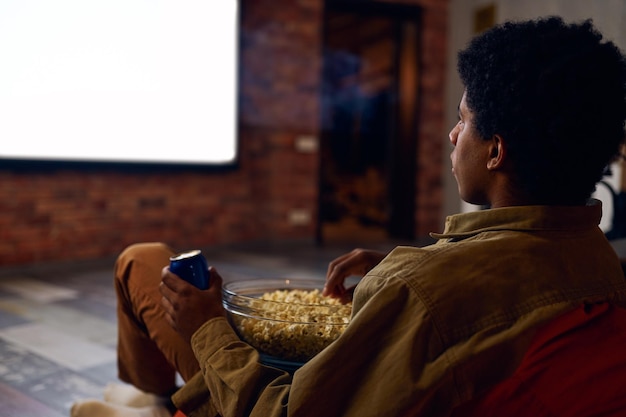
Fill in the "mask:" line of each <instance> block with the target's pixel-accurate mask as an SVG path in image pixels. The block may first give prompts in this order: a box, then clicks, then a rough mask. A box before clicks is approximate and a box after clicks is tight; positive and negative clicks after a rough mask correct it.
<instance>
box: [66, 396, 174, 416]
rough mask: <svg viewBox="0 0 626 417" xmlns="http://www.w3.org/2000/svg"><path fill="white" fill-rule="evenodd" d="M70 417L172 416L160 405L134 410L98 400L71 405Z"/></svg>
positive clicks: (82, 401)
mask: <svg viewBox="0 0 626 417" xmlns="http://www.w3.org/2000/svg"><path fill="white" fill-rule="evenodd" d="M70 417H172V414H171V413H170V412H169V411H168V410H167V408H165V407H164V406H162V405H149V406H146V407H139V408H134V407H127V406H125V405H117V404H111V403H106V402H104V401H100V400H81V401H76V402H75V403H74V404H73V405H72V409H71V410H70Z"/></svg>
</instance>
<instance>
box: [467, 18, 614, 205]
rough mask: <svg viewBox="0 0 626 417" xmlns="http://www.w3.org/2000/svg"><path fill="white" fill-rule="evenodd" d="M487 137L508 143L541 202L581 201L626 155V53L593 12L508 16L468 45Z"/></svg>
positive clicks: (471, 99) (475, 99)
mask: <svg viewBox="0 0 626 417" xmlns="http://www.w3.org/2000/svg"><path fill="white" fill-rule="evenodd" d="M458 58H459V59H458V71H459V75H460V77H461V80H462V82H463V84H464V85H465V91H466V102H467V105H468V107H469V108H470V109H471V110H472V111H473V112H474V123H475V125H476V126H477V130H478V133H479V135H480V136H481V137H483V138H485V139H487V138H491V137H492V136H493V135H495V134H499V135H501V136H502V137H503V138H504V139H505V141H506V143H507V144H508V155H509V157H510V158H511V161H512V163H513V170H514V172H515V176H516V178H515V181H516V186H518V187H521V189H522V190H524V191H525V192H526V194H527V195H528V196H529V197H530V198H531V200H532V201H533V202H536V203H537V204H562V205H569V204H581V203H584V201H585V200H586V199H587V198H589V196H590V195H591V194H592V193H593V191H594V190H595V186H596V183H597V182H598V181H599V180H600V179H601V178H602V175H603V172H604V171H605V168H606V167H607V165H608V164H609V163H610V162H612V161H614V160H615V158H616V157H617V156H618V155H619V152H620V145H621V144H622V142H623V141H624V137H625V133H624V125H625V120H626V60H625V57H624V55H623V54H622V52H621V51H620V50H619V49H618V48H617V47H616V46H615V45H614V44H613V43H611V42H607V41H604V40H603V39H602V35H601V34H600V33H599V32H598V31H597V30H596V29H595V28H594V26H593V24H592V22H591V20H587V21H584V22H582V23H577V24H566V23H565V22H564V21H563V20H562V19H561V18H558V17H548V18H543V19H537V20H533V21H525V22H507V23H504V24H502V25H499V26H496V27H494V28H492V29H490V30H488V31H486V32H484V33H483V34H481V35H479V36H477V37H476V38H474V39H473V40H472V41H471V42H470V44H469V46H468V47H467V48H466V49H465V50H463V51H461V52H459V56H458Z"/></svg>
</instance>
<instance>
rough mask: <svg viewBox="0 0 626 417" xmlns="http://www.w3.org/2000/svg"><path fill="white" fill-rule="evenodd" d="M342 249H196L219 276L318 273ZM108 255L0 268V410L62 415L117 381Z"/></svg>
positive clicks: (11, 415) (28, 416) (33, 416)
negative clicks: (92, 258) (95, 258)
mask: <svg viewBox="0 0 626 417" xmlns="http://www.w3.org/2000/svg"><path fill="white" fill-rule="evenodd" d="M393 246H394V244H391V243H383V244H378V245H377V248H379V249H390V248H391V247H393ZM369 247H374V246H373V245H370V246H369ZM349 249H352V247H351V246H349V245H345V246H334V247H332V248H328V247H326V248H320V247H316V246H314V245H310V244H298V243H296V244H288V245H248V246H239V247H230V248H220V249H209V250H206V249H205V250H203V252H204V253H205V255H206V257H207V259H208V260H209V263H210V264H212V265H214V266H215V267H216V268H217V269H218V271H219V272H220V274H221V275H222V276H223V277H224V279H225V280H235V279H245V278H259V277H267V278H270V277H272V278H276V277H285V278H288V277H290V278H294V277H299V278H318V279H320V280H323V279H324V277H325V272H326V268H327V265H328V262H330V261H331V260H332V259H334V257H336V256H338V255H340V254H342V253H345V252H346V251H347V250H349ZM113 263H114V259H109V260H99V261H96V262H76V263H63V264H54V265H36V266H27V267H21V268H3V269H0V416H1V417H60V416H68V415H69V408H70V406H71V404H72V403H73V402H74V401H75V400H77V399H84V398H102V391H103V388H104V387H105V386H106V384H107V383H109V382H119V380H118V379H117V369H116V339H117V327H116V314H115V310H116V306H115V293H114V289H113V285H112V279H113V275H112V270H113Z"/></svg>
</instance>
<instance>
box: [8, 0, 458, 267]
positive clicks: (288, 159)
mask: <svg viewBox="0 0 626 417" xmlns="http://www.w3.org/2000/svg"><path fill="white" fill-rule="evenodd" d="M242 3H243V16H242V18H243V21H242V27H241V45H242V47H241V48H242V49H241V74H240V77H241V85H240V122H239V135H240V160H239V165H238V167H237V168H236V169H232V170H224V171H214V172H208V171H204V172H203V171H194V170H182V171H174V170H151V171H147V170H134V171H133V170H123V169H110V168H106V169H105V168H102V169H99V168H93V169H73V168H69V167H68V168H66V169H63V168H56V169H54V170H51V169H46V170H38V171H35V170H32V169H31V170H22V169H9V168H4V169H2V168H0V195H2V196H3V198H2V200H1V201H0V265H16V264H23V263H29V262H46V261H56V260H70V259H94V258H102V257H112V256H115V255H116V254H117V253H119V252H120V251H121V250H122V249H123V248H124V247H125V246H126V245H128V244H131V243H134V242H140V241H152V240H159V241H164V242H167V243H169V244H171V245H173V246H175V247H178V248H181V249H184V248H191V247H205V246H210V245H213V244H223V243H232V242H243V241H254V240H281V239H311V240H313V239H314V236H315V229H316V210H317V193H318V190H317V179H318V166H319V163H320V162H319V160H318V155H317V153H316V152H300V151H298V150H297V149H296V146H295V144H296V140H297V139H298V138H299V137H301V136H303V135H304V136H308V135H313V136H315V135H317V133H318V124H319V102H318V101H319V89H318V82H319V75H320V72H321V68H320V66H321V54H320V50H321V44H320V42H321V26H320V22H321V20H322V12H323V2H322V1H321V0H298V1H292V0H281V1H280V3H281V4H280V6H278V5H277V0H244V1H243V2H242ZM405 3H415V4H421V5H423V7H424V11H425V13H424V19H423V22H422V23H423V25H424V26H423V27H424V33H423V45H422V49H423V52H424V56H423V63H424V67H423V72H422V74H421V81H422V107H421V109H422V110H421V114H420V115H419V119H420V121H421V125H420V126H421V127H420V137H419V146H418V148H419V149H418V172H417V176H418V179H417V183H418V193H417V195H416V199H417V203H418V204H417V206H418V210H417V212H416V218H417V225H418V226H417V228H418V230H417V234H418V235H423V234H425V233H427V232H429V231H432V230H438V229H439V228H440V225H441V219H440V217H441V215H440V213H441V206H442V201H441V199H442V195H443V193H442V190H441V187H442V184H441V157H442V155H441V152H442V137H443V138H445V135H442V132H443V89H444V85H443V77H444V73H445V71H444V65H445V62H444V58H445V45H446V18H447V8H446V4H447V1H444V0H441V1H440V0H437V1H434V0H431V1H428V0H422V1H419V0H415V1H412V2H411V1H405ZM294 209H295V210H304V212H305V213H308V214H309V215H310V216H311V220H310V221H309V222H306V218H305V221H304V222H298V223H297V224H294V223H293V222H291V221H290V220H289V219H290V215H291V214H293V210H294ZM305 217H306V216H305Z"/></svg>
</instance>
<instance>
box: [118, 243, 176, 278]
mask: <svg viewBox="0 0 626 417" xmlns="http://www.w3.org/2000/svg"><path fill="white" fill-rule="evenodd" d="M173 254H174V251H173V250H172V249H171V248H170V247H169V246H168V245H166V244H165V243H162V242H143V243H134V244H132V245H130V246H128V247H126V248H125V249H124V250H123V251H122V252H121V253H120V255H119V256H118V258H117V261H116V262H115V276H116V278H117V279H120V278H121V277H123V276H124V275H126V273H125V271H128V270H129V268H130V267H131V265H133V264H136V263H142V264H146V265H155V266H156V264H159V265H158V267H159V268H160V267H164V266H166V265H167V263H168V262H169V258H170V256H172V255H173ZM161 264H162V265H161Z"/></svg>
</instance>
